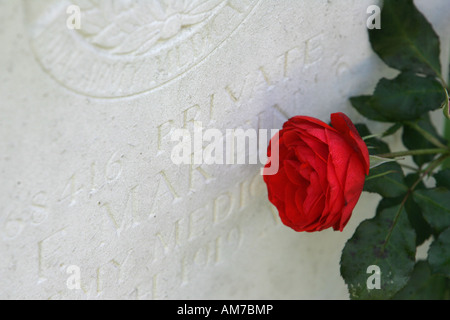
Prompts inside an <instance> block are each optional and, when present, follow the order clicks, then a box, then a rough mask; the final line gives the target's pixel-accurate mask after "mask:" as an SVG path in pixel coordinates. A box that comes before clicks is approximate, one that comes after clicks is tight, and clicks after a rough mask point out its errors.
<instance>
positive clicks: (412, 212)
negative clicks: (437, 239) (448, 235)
mask: <svg viewBox="0 0 450 320" xmlns="http://www.w3.org/2000/svg"><path fill="white" fill-rule="evenodd" d="M418 178H419V174H416V173H411V174H409V175H407V176H406V177H405V181H406V184H407V185H408V186H409V187H411V186H412V185H413V184H414V183H415V182H416V181H417V179H418ZM419 189H426V187H425V185H424V184H423V182H420V183H419V184H418V185H417V186H416V189H415V190H419ZM405 209H406V212H407V213H408V219H409V223H410V224H411V226H412V227H413V229H414V231H415V232H416V246H420V245H421V244H422V243H424V242H425V240H427V239H429V238H430V236H431V235H432V233H433V230H432V228H431V226H430V225H429V224H428V222H427V221H426V220H425V219H424V217H423V215H422V210H421V209H420V207H419V206H418V205H417V203H416V202H415V201H414V200H413V198H412V197H408V199H407V200H406V202H405Z"/></svg>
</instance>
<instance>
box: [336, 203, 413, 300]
mask: <svg viewBox="0 0 450 320" xmlns="http://www.w3.org/2000/svg"><path fill="white" fill-rule="evenodd" d="M399 210H400V211H399ZM391 229H392V234H391V235H390V236H389V233H390V231H391ZM414 255H415V234H414V230H413V229H412V227H411V226H410V224H409V222H408V219H407V217H406V214H405V212H404V210H402V209H401V208H400V206H399V205H397V206H394V207H391V208H387V209H384V210H382V211H381V212H379V213H378V214H377V215H376V216H375V218H373V219H370V220H366V221H364V222H362V223H361V224H360V226H359V227H358V228H357V230H356V232H355V234H354V235H353V237H352V238H351V239H350V241H349V242H348V243H347V245H346V246H345V248H344V250H343V252H342V258H341V274H342V276H343V277H344V279H345V280H346V282H347V285H348V288H349V292H350V295H351V297H352V298H354V299H385V298H390V297H392V296H393V295H394V294H395V293H397V292H398V291H399V290H400V289H401V288H403V287H404V286H405V285H406V283H407V282H408V279H409V276H410V273H411V272H412V270H413V267H414ZM372 265H375V266H378V267H379V268H380V270H381V275H380V280H381V288H380V289H372V290H369V289H368V288H367V279H368V277H369V275H368V273H367V268H368V267H369V266H372Z"/></svg>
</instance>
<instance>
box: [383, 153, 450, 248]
mask: <svg viewBox="0 0 450 320" xmlns="http://www.w3.org/2000/svg"><path fill="white" fill-rule="evenodd" d="M449 157H450V154H448V153H447V154H443V155H442V156H440V157H439V158H437V159H436V160H434V161H433V162H431V163H430V165H429V166H428V167H427V169H426V170H425V171H424V172H423V173H422V175H421V176H420V177H419V178H418V179H417V180H416V181H415V182H414V184H413V185H412V186H411V187H409V188H408V191H407V192H406V195H405V197H404V198H403V200H402V202H401V204H400V207H399V208H398V211H397V213H396V215H395V218H394V222H393V223H392V226H391V228H390V229H389V232H388V234H387V236H386V238H385V240H384V243H383V247H382V248H381V251H382V252H384V250H385V249H386V245H387V243H388V242H389V239H390V238H391V236H392V232H393V231H394V228H395V226H396V224H397V222H398V219H399V217H400V213H401V212H402V211H403V208H404V207H405V204H406V201H407V200H408V198H409V196H410V195H411V194H412V193H413V192H414V190H415V189H416V187H417V186H418V185H419V183H420V182H421V181H422V180H423V179H424V178H425V177H426V176H427V175H429V174H431V173H432V172H433V171H434V169H436V168H437V167H439V165H441V163H442V162H444V161H445V160H446V159H447V158H449Z"/></svg>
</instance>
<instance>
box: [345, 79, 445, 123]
mask: <svg viewBox="0 0 450 320" xmlns="http://www.w3.org/2000/svg"><path fill="white" fill-rule="evenodd" d="M444 100H445V92H444V89H443V88H442V86H441V84H440V82H439V81H437V80H436V79H433V78H430V77H421V76H417V75H414V74H411V73H401V74H400V75H398V76H397V77H396V78H395V79H393V80H389V79H386V78H383V79H381V80H380V81H379V82H378V84H377V87H376V89H375V92H374V94H373V95H372V96H359V97H352V98H350V102H351V103H352V105H353V107H354V108H355V109H356V110H357V111H358V112H359V113H360V114H362V115H363V116H365V117H366V118H368V119H371V120H375V121H381V122H402V121H410V120H416V119H419V118H420V117H421V116H422V115H423V114H424V113H427V112H429V111H431V110H436V109H438V108H440V107H441V105H442V102H443V101H444Z"/></svg>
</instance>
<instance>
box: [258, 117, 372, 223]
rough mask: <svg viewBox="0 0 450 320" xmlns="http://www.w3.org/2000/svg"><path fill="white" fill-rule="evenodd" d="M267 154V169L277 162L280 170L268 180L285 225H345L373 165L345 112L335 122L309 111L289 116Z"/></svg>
mask: <svg viewBox="0 0 450 320" xmlns="http://www.w3.org/2000/svg"><path fill="white" fill-rule="evenodd" d="M272 144H277V146H276V148H272V147H273V146H272ZM271 150H278V152H276V153H274V152H273V151H271ZM268 157H269V160H268V163H267V165H266V166H265V168H264V171H266V170H267V169H268V168H269V167H270V166H271V162H275V161H278V162H277V163H279V169H278V171H277V172H276V173H275V174H273V175H269V174H267V175H266V174H265V175H264V181H265V183H266V184H267V189H268V194H269V200H270V202H271V203H272V204H273V205H274V206H275V207H277V209H278V212H279V215H280V218H281V220H282V222H283V223H284V224H285V225H287V226H289V227H291V228H292V229H294V230H295V231H306V232H314V231H321V230H324V229H328V228H330V227H332V228H333V229H334V230H339V231H342V230H343V229H344V227H345V225H346V224H347V222H348V221H349V219H350V217H351V215H352V211H353V209H354V207H355V205H356V203H357V202H358V200H359V197H360V195H361V192H362V190H363V187H364V181H365V178H366V175H367V174H368V173H369V168H370V162H369V152H368V150H367V146H366V144H365V143H364V141H363V140H362V139H361V137H360V135H359V133H358V131H357V130H356V128H355V126H354V125H353V123H352V121H351V120H350V119H349V118H348V117H347V116H346V115H345V114H343V113H334V114H332V115H331V126H329V125H328V124H326V123H324V122H322V121H320V120H318V119H314V118H311V117H306V116H296V117H293V118H291V119H289V120H288V121H287V122H286V123H285V124H284V125H283V129H282V130H281V131H280V132H279V133H278V134H277V135H275V136H274V137H273V138H272V140H271V142H270V145H269V148H268Z"/></svg>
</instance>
